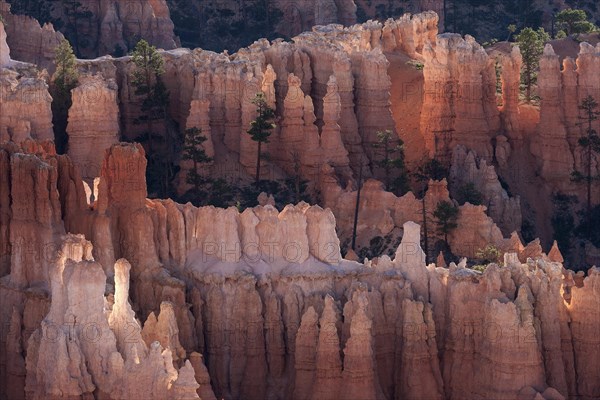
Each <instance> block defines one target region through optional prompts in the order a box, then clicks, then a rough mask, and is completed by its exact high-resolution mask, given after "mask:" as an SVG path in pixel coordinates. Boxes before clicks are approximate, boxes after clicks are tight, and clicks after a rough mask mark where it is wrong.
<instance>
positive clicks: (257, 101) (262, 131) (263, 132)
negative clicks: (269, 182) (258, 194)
mask: <svg viewBox="0 0 600 400" xmlns="http://www.w3.org/2000/svg"><path fill="white" fill-rule="evenodd" d="M252 103H253V104H254V105H256V119H255V120H254V121H252V122H250V129H248V131H247V133H248V135H250V138H251V139H252V140H253V141H255V142H257V143H258V152H257V159H256V177H255V183H256V186H257V187H258V184H259V181H260V160H261V157H262V156H263V155H262V154H261V149H262V144H263V143H269V137H270V136H271V133H272V132H271V131H272V130H273V129H275V124H274V123H273V119H274V118H275V110H273V109H272V108H271V107H269V105H268V104H267V100H266V98H265V95H264V94H263V93H257V94H256V96H255V97H254V99H253V100H252Z"/></svg>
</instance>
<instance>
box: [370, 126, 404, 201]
mask: <svg viewBox="0 0 600 400" xmlns="http://www.w3.org/2000/svg"><path fill="white" fill-rule="evenodd" d="M377 139H378V143H375V144H373V147H375V148H377V149H380V150H381V153H382V154H381V159H380V160H378V161H375V165H377V166H378V167H380V168H382V169H383V170H384V173H385V182H384V183H385V190H387V191H390V192H393V193H394V194H396V195H403V194H405V193H406V192H408V191H409V185H408V176H407V170H406V166H405V165H404V142H403V141H402V139H400V138H398V137H394V134H393V133H392V131H391V130H389V129H388V130H385V131H381V132H377Z"/></svg>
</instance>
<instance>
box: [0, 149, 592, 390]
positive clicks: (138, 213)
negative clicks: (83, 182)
mask: <svg viewBox="0 0 600 400" xmlns="http://www.w3.org/2000/svg"><path fill="white" fill-rule="evenodd" d="M28 148H29V149H32V150H36V151H37V153H38V155H33V154H28V155H23V154H20V153H15V152H14V150H16V148H15V147H13V148H12V150H11V149H4V150H3V152H2V153H1V154H3V156H2V158H1V159H0V160H9V161H10V162H11V163H12V165H13V170H14V173H13V174H11V176H20V175H18V174H19V171H20V170H23V171H25V170H26V169H27V168H28V167H27V165H28V164H32V165H44V164H43V163H44V162H45V163H46V167H45V168H46V169H47V173H46V174H42V175H41V176H40V178H39V181H40V182H39V185H38V184H35V182H32V184H33V185H34V186H33V188H34V189H32V191H33V192H38V191H39V189H35V187H37V186H41V187H50V188H52V187H55V188H57V189H56V190H55V191H54V190H53V191H52V193H55V195H53V196H55V197H54V200H52V197H49V198H48V201H47V202H46V204H48V207H50V208H49V209H48V210H47V211H46V212H45V213H42V214H39V212H37V211H36V212H35V213H26V214H20V212H19V211H18V209H17V208H14V207H12V206H11V207H10V210H11V213H9V214H8V215H9V217H8V219H6V217H3V218H4V219H3V220H2V229H3V230H2V232H5V231H7V230H8V232H10V233H11V234H12V235H17V234H18V232H23V233H24V232H25V231H26V229H25V228H26V224H25V223H24V222H21V221H23V219H24V218H25V215H38V217H36V218H41V219H40V221H41V222H42V221H43V223H45V224H46V225H47V226H48V233H47V238H46V239H42V240H44V241H50V242H52V243H55V246H54V247H53V248H52V249H50V250H48V254H47V261H46V264H45V267H44V266H43V265H40V264H39V261H36V260H35V259H32V260H31V262H28V263H26V264H19V260H20V257H19V256H18V253H17V252H18V251H19V246H13V247H11V248H10V250H8V252H9V253H11V254H13V257H11V258H10V260H8V270H7V271H5V273H4V277H3V278H2V285H0V296H2V299H3V304H7V305H8V309H5V310H4V312H3V313H1V314H0V316H2V318H3V321H4V323H6V324H7V325H8V326H11V327H12V328H11V330H9V332H7V333H6V334H5V336H4V337H3V338H4V339H5V340H4V342H3V343H6V346H9V347H6V351H3V352H2V362H3V364H4V365H7V366H9V368H7V369H6V370H5V371H6V372H5V373H4V375H2V377H1V378H2V379H3V382H7V383H6V384H3V386H2V387H3V390H5V392H4V393H7V394H6V395H10V396H11V398H12V397H15V398H19V397H24V395H27V396H28V397H30V398H48V397H54V398H61V397H64V396H66V395H67V394H68V395H69V396H82V395H85V394H86V393H88V394H91V393H103V396H104V397H106V398H115V399H117V398H131V396H135V395H137V394H138V393H144V394H145V396H146V397H147V398H173V399H179V398H195V396H197V395H198V394H200V395H202V393H205V396H206V397H207V398H213V396H215V395H216V396H215V397H216V398H221V397H224V398H257V399H258V398H265V397H268V396H275V397H282V398H283V397H286V398H315V397H318V398H338V397H343V398H358V397H354V394H356V393H360V397H359V398H361V399H362V398H374V399H392V398H395V397H396V395H402V396H410V397H415V398H427V399H429V398H438V399H442V398H446V397H449V398H465V397H468V398H481V399H487V398H506V399H512V398H531V399H534V398H544V399H555V398H567V397H572V396H573V394H574V393H582V394H583V395H584V396H587V397H588V398H594V397H595V396H597V394H598V390H600V387H598V379H597V378H598V377H597V376H595V375H594V374H595V373H594V371H595V369H594V365H595V364H594V360H595V359H596V358H597V357H594V350H593V349H592V348H591V347H589V345H587V344H588V343H590V342H592V341H593V336H594V335H595V333H596V331H597V329H598V327H599V326H600V319H598V318H597V316H598V315H597V313H594V312H592V311H590V310H594V309H596V308H598V307H597V306H598V297H597V296H596V295H594V285H595V284H596V283H595V279H596V277H597V276H600V275H598V273H597V271H596V270H595V269H591V270H590V271H589V276H588V277H586V278H585V279H584V280H583V281H581V283H579V284H576V283H575V281H574V276H573V274H572V272H569V271H566V270H564V269H563V267H562V265H561V264H560V263H559V262H556V261H551V260H552V259H554V260H555V259H556V257H557V249H554V250H553V251H552V252H551V256H548V257H547V256H546V255H545V254H543V253H541V252H540V251H539V250H536V248H539V244H536V243H533V244H531V245H528V246H527V247H523V246H522V245H521V246H520V247H519V246H517V245H515V248H516V249H517V251H518V252H520V253H523V254H517V253H510V252H509V253H507V254H506V256H505V259H504V262H503V263H501V264H499V265H496V264H491V265H489V266H488V267H487V268H486V270H485V272H483V273H481V272H477V271H474V270H472V269H469V268H466V267H465V264H464V262H461V263H460V264H458V265H456V264H454V263H450V265H449V267H448V268H445V267H438V266H436V265H434V264H431V265H429V266H426V264H425V258H424V252H423V250H422V248H421V244H420V242H421V240H420V239H421V238H420V226H419V225H418V224H415V223H413V222H407V223H405V224H404V226H403V231H404V235H403V238H402V242H401V243H400V245H399V246H398V250H397V252H396V254H395V257H394V259H393V260H392V259H390V258H389V257H387V256H383V257H380V258H377V259H374V260H366V261H365V263H358V262H354V261H348V260H344V259H342V258H341V256H340V254H339V241H338V239H337V236H336V234H335V219H334V218H333V217H332V216H331V215H330V214H328V213H330V212H329V211H328V210H322V209H320V208H319V207H316V206H309V205H307V204H299V205H297V206H291V205H290V206H288V207H286V208H285V209H284V210H283V211H281V212H279V211H277V210H276V209H275V208H273V207H272V206H268V205H267V206H259V207H255V208H251V209H247V210H245V211H244V212H243V213H239V211H238V210H236V209H229V210H221V209H217V208H214V207H201V208H196V207H193V206H191V205H189V204H188V205H180V204H177V203H174V202H172V201H170V200H167V201H160V200H145V199H144V196H145V192H144V190H143V189H140V190H138V191H136V190H134V191H133V192H128V191H127V190H126V189H127V188H126V187H124V186H122V185H120V184H119V182H121V180H119V179H117V178H118V177H119V176H120V175H119V174H120V173H122V172H123V171H124V170H123V168H122V167H123V166H124V165H129V168H128V169H126V170H125V171H128V173H129V174H130V175H128V176H129V181H130V182H134V181H136V180H139V179H141V180H143V176H144V174H143V166H144V160H143V151H142V150H141V147H139V146H136V145H132V144H117V145H113V146H112V147H111V149H110V150H109V151H108V152H107V153H106V155H105V160H104V168H103V170H102V175H101V177H100V182H101V183H100V185H99V191H100V193H99V197H98V200H97V201H96V203H95V204H93V205H92V208H91V209H88V210H87V213H88V217H87V218H88V219H89V220H93V221H96V223H93V224H90V225H80V227H79V228H73V229H75V230H80V231H81V232H84V233H85V234H86V236H88V235H89V237H91V238H92V240H91V241H88V240H86V239H85V238H84V236H83V235H67V236H64V235H63V234H64V224H65V223H66V222H67V221H66V220H68V219H80V220H81V219H85V218H84V217H83V215H84V214H79V215H77V214H74V213H70V214H68V217H66V220H65V219H64V218H65V217H62V216H61V215H60V214H58V215H55V216H54V217H53V216H52V215H53V214H52V212H51V210H52V207H54V209H56V210H60V207H61V204H63V201H64V200H65V199H66V198H69V197H70V198H80V197H82V196H84V195H83V194H77V192H70V191H69V190H67V191H65V190H64V188H62V187H63V185H64V183H63V182H64V181H65V179H66V178H67V176H68V175H67V176H65V174H69V173H70V169H68V168H65V167H60V164H61V163H65V162H67V161H68V158H66V157H64V156H55V155H53V154H52V153H48V152H47V151H46V152H42V151H41V149H39V148H38V149H36V148H35V146H33V144H30V145H29V147H28ZM20 150H21V151H27V150H26V149H23V148H22V147H21V149H20ZM6 156H8V158H6ZM23 157H25V158H27V160H28V161H27V162H25V161H24V160H23V161H21V159H22V158H23ZM44 160H46V161H44ZM126 160H128V162H126ZM2 162H3V163H5V162H6V161H2ZM2 165H4V164H2ZM135 165H137V166H138V168H136V167H135ZM2 171H4V169H2ZM15 174H16V175H15ZM1 181H2V182H5V183H3V185H6V188H8V192H9V193H11V197H12V198H17V196H18V189H17V186H15V184H14V181H12V180H11V179H7V178H6V177H3V178H2V180H1ZM36 185H37V186H36ZM3 187H4V186H3ZM69 187H71V188H73V187H75V185H73V184H70V185H69ZM131 189H135V188H131ZM70 190H71V189H70ZM4 192H5V191H4V190H3V192H2V193H4ZM40 193H41V192H40ZM127 193H129V195H126V194H127ZM40 199H41V197H40ZM22 202H23V203H25V204H27V203H31V202H30V201H27V200H25V199H24V200H23V201H22ZM53 202H54V204H55V205H54V206H53V205H52V204H53ZM4 204H6V202H5V200H2V202H0V205H3V207H4ZM8 204H10V202H8ZM64 204H65V205H68V207H71V208H73V209H77V206H76V203H69V202H67V203H64ZM472 207H473V206H472ZM3 210H4V208H3ZM465 212H466V211H465ZM2 215H4V216H6V215H7V214H5V213H4V212H3V214H2ZM44 215H45V216H44ZM143 215H147V217H143ZM328 215H329V216H328ZM101 217H103V218H106V219H107V220H108V222H107V223H108V226H110V227H111V229H110V230H109V231H108V232H110V233H109V234H110V235H111V236H112V237H113V238H114V237H119V238H122V241H119V240H118V241H113V240H106V238H105V237H103V236H102V235H103V233H102V232H105V231H102V228H101V225H98V224H103V223H100V221H102V219H101ZM29 218H31V217H29ZM5 219H6V221H5ZM136 221H139V222H136ZM5 222H8V226H7V225H5ZM70 223H71V224H72V225H73V226H75V225H76V224H74V223H73V222H70ZM86 230H89V232H91V233H89V232H86ZM104 234H106V233H104ZM32 240H33V239H32ZM36 240H37V239H36ZM455 240H458V238H455ZM323 245H327V246H328V247H325V248H324V249H323ZM536 246H537V247H536ZM98 247H102V249H98ZM109 248H110V249H111V250H112V252H113V254H115V256H116V257H121V256H122V255H127V256H128V257H129V258H130V259H131V261H129V260H125V259H118V260H116V261H115V260H114V259H113V260H112V261H110V262H111V263H112V265H111V267H110V268H107V266H106V265H103V263H104V264H106V263H108V262H109V261H106V260H107V258H106V257H105V255H106V253H107V251H106V250H107V249H109ZM323 250H324V251H323ZM96 254H97V255H98V256H96ZM525 254H527V256H528V257H529V259H528V260H526V261H527V263H526V264H522V263H521V261H519V258H518V257H519V256H521V255H523V257H525ZM103 257H104V258H103ZM38 266H39V267H38ZM36 268H40V269H36ZM106 271H108V272H106ZM107 275H108V276H109V279H108V280H107ZM174 276H177V278H175V277H174ZM107 282H108V283H109V285H108V286H107V285H106V284H107ZM107 290H108V292H107ZM107 293H108V295H107ZM130 293H134V294H135V297H132V296H131V294H130ZM567 294H568V295H567ZM105 296H106V297H105ZM566 299H568V300H566ZM186 303H187V304H186ZM134 310H136V311H134ZM146 315H147V316H146ZM139 321H145V322H144V323H143V324H142V323H140V322H139ZM91 326H92V327H93V329H92V328H90V327H91ZM123 326H127V329H123ZM27 329H31V330H29V331H27ZM25 332H27V333H25ZM50 333H52V334H55V336H53V337H56V340H52V341H50V340H47V337H48V335H49V334H50ZM92 333H93V334H94V335H102V338H103V340H89V339H90V335H91V334H92ZM22 335H25V336H22ZM132 335H133V336H132ZM94 337H95V336H94ZM132 337H133V338H135V340H133V341H132V340H129V339H131V338H132ZM465 338H467V339H468V340H465ZM586 346H588V347H586ZM200 354H202V355H203V356H200V357H199V355H200ZM442 354H443V355H444V356H443V357H442ZM187 358H190V360H189V361H187ZM203 359H204V361H203ZM204 363H206V364H204ZM56 365H64V367H63V368H56ZM499 365H502V366H504V367H503V368H502V369H501V370H498V368H499V367H498V366H499ZM68 371H71V372H68ZM500 372H501V374H499V373H500ZM209 382H210V384H209ZM213 391H214V394H212V393H213ZM536 396H537V397H536ZM540 396H541V397H540Z"/></svg>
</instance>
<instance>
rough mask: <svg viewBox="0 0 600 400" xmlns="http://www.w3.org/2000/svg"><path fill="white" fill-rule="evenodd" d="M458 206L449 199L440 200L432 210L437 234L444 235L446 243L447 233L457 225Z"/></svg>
mask: <svg viewBox="0 0 600 400" xmlns="http://www.w3.org/2000/svg"><path fill="white" fill-rule="evenodd" d="M458 213H459V210H458V207H456V206H455V205H454V204H452V203H451V202H449V201H440V202H439V203H438V205H437V207H436V208H435V211H434V212H433V216H434V218H435V224H436V228H437V229H436V230H437V233H438V235H443V236H444V242H446V244H448V234H449V233H450V232H452V231H453V230H454V229H456V228H457V227H458V224H457V223H456V220H457V219H458Z"/></svg>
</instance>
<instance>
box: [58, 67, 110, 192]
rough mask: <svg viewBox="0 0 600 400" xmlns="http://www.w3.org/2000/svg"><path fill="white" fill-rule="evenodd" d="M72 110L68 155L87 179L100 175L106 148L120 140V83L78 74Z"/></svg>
mask: <svg viewBox="0 0 600 400" xmlns="http://www.w3.org/2000/svg"><path fill="white" fill-rule="evenodd" d="M72 99H73V100H72V101H73V105H72V106H71V108H70V109H69V123H68V125H67V133H68V135H69V146H68V148H69V156H70V158H71V159H72V160H73V162H74V163H75V165H77V167H79V169H80V171H81V175H82V178H84V179H86V180H87V181H88V182H91V181H93V179H94V178H96V177H98V176H100V166H101V165H102V159H103V158H104V150H106V149H108V148H109V147H110V146H111V145H112V144H114V143H116V142H118V141H119V107H118V104H117V85H116V83H115V82H114V81H113V80H104V79H102V78H101V77H100V76H98V75H83V76H80V77H79V84H78V86H77V87H76V88H75V89H73V91H72Z"/></svg>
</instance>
